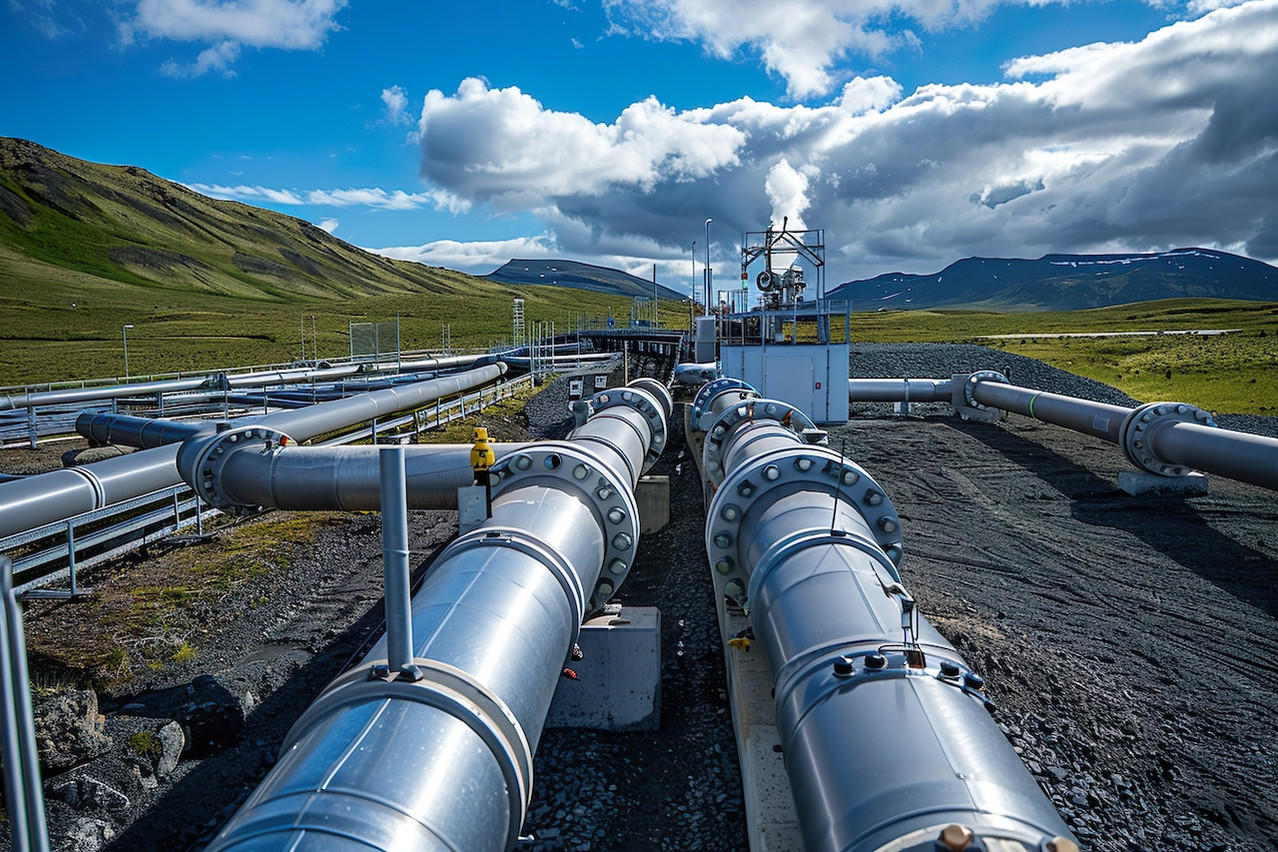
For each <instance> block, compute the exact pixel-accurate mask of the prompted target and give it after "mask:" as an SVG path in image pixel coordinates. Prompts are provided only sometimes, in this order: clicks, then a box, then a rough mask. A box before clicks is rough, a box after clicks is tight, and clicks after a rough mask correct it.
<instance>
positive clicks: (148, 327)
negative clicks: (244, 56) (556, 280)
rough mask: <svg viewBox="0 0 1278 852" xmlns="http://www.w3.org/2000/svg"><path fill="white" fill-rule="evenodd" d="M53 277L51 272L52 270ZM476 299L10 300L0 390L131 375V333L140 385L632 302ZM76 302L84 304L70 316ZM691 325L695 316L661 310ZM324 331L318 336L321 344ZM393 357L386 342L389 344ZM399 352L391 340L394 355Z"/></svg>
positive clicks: (463, 334) (142, 296)
mask: <svg viewBox="0 0 1278 852" xmlns="http://www.w3.org/2000/svg"><path fill="white" fill-rule="evenodd" d="M46 269H47V267H46ZM456 277H457V279H458V280H459V283H460V284H461V285H462V286H464V287H465V288H466V289H467V290H469V291H470V292H471V295H467V296H459V295H454V294H436V293H423V294H421V295H408V294H392V295H375V296H361V297H354V298H349V299H340V300H338V299H324V300H298V301H290V302H283V303H281V302H263V301H256V300H254V301H247V300H243V299H235V298H229V297H225V296H218V295H213V294H206V293H195V292H186V293H184V292H181V291H177V290H155V291H141V292H139V288H122V287H119V286H110V283H109V282H106V283H104V285H103V286H102V287H101V288H99V289H97V290H95V289H93V288H91V287H86V286H85V285H84V279H83V278H82V277H77V278H76V279H75V281H74V285H68V286H60V285H59V284H58V283H57V282H52V283H51V284H50V285H49V286H48V287H45V288H42V289H40V290H39V291H36V292H32V289H33V288H25V289H26V290H27V292H23V293H15V292H12V291H10V292H6V293H3V294H0V385H7V386H14V385H26V384H38V383H45V382H61V381H67V380H72V379H94V378H104V377H115V376H123V375H124V340H123V339H122V332H123V326H124V325H125V324H126V323H129V324H132V325H133V328H131V329H129V330H128V350H129V374H130V375H131V376H132V377H134V378H136V377H138V376H146V375H152V374H164V373H173V372H177V371H181V370H197V369H212V368H216V367H233V366H247V365H267V364H287V363H289V362H291V361H294V360H296V359H300V358H301V357H302V337H303V334H305V338H306V344H305V345H306V358H308V359H312V358H314V357H315V353H316V352H317V351H318V356H319V358H321V359H322V358H341V357H346V356H347V355H349V353H350V344H349V338H348V335H349V328H350V325H349V324H350V323H352V322H391V323H393V322H394V321H395V318H396V316H397V315H398V316H399V319H400V342H401V346H402V348H403V349H404V350H406V351H410V350H420V349H430V350H432V351H436V350H439V349H440V347H441V344H442V336H443V329H444V326H448V327H449V333H450V341H451V346H452V348H453V349H454V350H457V349H463V350H464V349H473V348H487V347H489V346H490V345H493V344H495V343H501V342H506V341H509V340H510V338H511V331H512V311H513V300H514V298H515V297H517V296H518V297H521V298H523V299H524V319H525V324H526V326H527V327H528V328H529V330H531V327H532V323H533V322H537V321H543V322H554V323H555V326H556V331H560V332H562V331H566V330H568V328H570V327H572V326H573V325H575V323H576V322H577V319H578V318H579V317H580V318H581V319H582V320H583V321H586V320H596V321H599V322H604V321H606V319H607V316H608V313H609V310H610V309H611V311H612V312H613V314H614V316H616V317H618V320H619V322H620V323H622V324H624V323H625V322H626V321H627V320H628V318H629V315H630V309H631V305H632V301H631V299H629V298H626V297H616V296H606V295H603V294H599V293H590V292H585V291H582V290H570V289H566V288H560V287H528V288H523V289H522V290H520V291H516V290H514V289H513V288H510V287H506V286H504V285H500V284H494V283H491V282H488V281H483V280H481V279H475V278H471V277H470V276H462V275H460V274H456ZM72 304H74V305H75V307H72ZM667 310H668V311H669V314H668V316H673V317H675V318H679V317H682V320H683V323H682V324H683V326H684V327H686V325H687V308H686V306H685V307H683V308H682V309H680V307H679V306H678V305H677V304H676V303H673V302H672V303H669V304H665V303H663V304H662V306H661V311H662V312H663V313H665V312H666V311H667ZM312 329H314V335H312ZM382 348H383V349H386V348H387V347H386V344H385V343H383V345H382ZM390 348H392V349H393V343H392V345H391V347H390Z"/></svg>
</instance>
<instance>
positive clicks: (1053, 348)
mask: <svg viewBox="0 0 1278 852" xmlns="http://www.w3.org/2000/svg"><path fill="white" fill-rule="evenodd" d="M46 269H47V267H46ZM441 273H442V271H441ZM457 277H458V284H459V285H463V283H464V286H466V287H467V288H469V289H470V290H471V291H472V293H471V295H469V296H458V295H453V294H424V295H420V296H411V295H403V294H394V295H374V296H363V297H354V298H348V299H323V300H301V301H292V302H286V303H279V302H274V303H272V302H263V301H258V300H253V301H246V300H243V299H235V298H230V297H225V296H218V295H214V294H207V293H195V292H185V293H184V292H182V291H178V290H173V289H164V290H153V291H141V292H139V288H120V287H119V286H118V285H114V286H113V285H112V284H111V283H110V282H103V285H102V287H101V288H100V290H99V291H96V292H95V291H94V290H93V289H92V288H86V287H85V286H84V278H83V277H81V276H75V278H74V284H72V283H71V282H70V281H68V282H67V283H66V285H65V286H64V285H60V284H59V283H58V282H56V281H55V282H51V283H50V285H49V286H48V287H45V288H43V289H41V290H40V291H39V292H36V293H31V292H28V293H25V294H17V293H13V292H9V293H6V294H3V295H0V384H4V385H23V384H35V383H43V382H58V381H65V380H69V379H92V378H103V377H112V376H120V375H123V371H124V362H123V346H122V340H121V326H122V325H123V324H125V323H132V324H133V326H134V327H133V328H132V329H130V330H129V332H128V335H129V337H128V346H129V368H130V373H131V374H132V375H133V376H135V377H136V376H139V375H147V374H162V373H170V372H175V371H179V370H194V369H200V368H203V369H208V368H211V367H215V366H217V367H226V366H238V365H250V364H262V365H264V364H282V363H288V362H290V361H293V360H295V359H298V358H300V357H301V355H302V336H303V328H304V329H305V336H306V354H307V357H308V358H311V357H314V352H315V341H314V340H313V339H312V336H311V329H312V327H313V328H314V330H315V332H316V336H317V338H318V353H319V357H321V358H336V357H342V356H344V355H346V354H348V352H349V344H348V340H347V334H348V328H349V323H350V322H373V321H383V322H384V321H392V322H393V321H394V319H395V317H396V315H397V314H398V315H399V317H400V321H401V337H402V345H403V347H404V349H406V350H413V349H438V348H439V346H440V344H441V332H442V329H443V326H444V325H448V326H449V327H450V332H451V343H452V346H453V348H454V349H466V348H477V347H487V346H489V345H491V344H493V343H495V342H499V341H505V340H508V339H509V338H510V334H511V316H512V300H513V298H514V297H515V296H520V297H522V298H524V300H525V305H524V316H525V322H526V324H527V325H528V326H529V327H530V328H531V324H532V323H533V322H534V321H553V322H555V323H556V326H557V329H559V330H562V329H564V328H565V327H571V326H572V325H573V324H574V323H575V322H576V320H577V318H578V317H582V318H587V319H589V318H598V319H602V318H604V317H606V316H607V314H608V311H609V309H610V308H611V310H612V311H613V313H614V315H615V316H617V317H619V318H621V319H623V320H624V319H625V318H626V317H628V316H629V310H630V306H631V303H630V300H629V299H625V298H618V297H609V296H604V295H601V294H596V293H589V292H584V291H581V290H569V289H565V288H556V287H534V288H524V289H523V290H522V291H515V290H513V289H512V288H508V287H505V286H502V285H497V284H492V283H490V282H486V281H480V280H478V279H473V278H469V277H468V276H461V275H458V276H457ZM73 301H74V302H76V306H75V307H74V308H73V307H71V303H72V302H73ZM686 312H687V307H686V305H683V306H680V305H678V304H677V303H673V302H672V303H663V304H662V306H661V315H662V318H663V324H669V325H670V326H671V327H674V328H686V327H687V313H686ZM312 318H314V319H313V320H312ZM851 323H852V339H853V340H865V341H875V342H929V341H931V342H967V343H980V344H983V345H987V346H992V347H995V348H999V349H1004V350H1006V351H1008V352H1014V353H1016V354H1019V355H1025V356H1028V357H1031V358H1038V359H1041V360H1043V361H1046V362H1047V363H1049V364H1053V365H1055V366H1057V367H1061V368H1063V369H1066V370H1069V371H1070V372H1074V373H1077V374H1079V375H1082V376H1087V377H1089V378H1093V379H1097V380H1099V381H1102V382H1105V383H1107V384H1111V385H1114V386H1115V387H1118V388H1120V389H1122V390H1123V391H1125V392H1127V393H1128V394H1130V395H1131V396H1133V397H1134V398H1136V399H1139V400H1142V401H1152V400H1163V399H1169V400H1176V401H1183V402H1190V403H1193V404H1195V405H1200V406H1203V407H1205V408H1209V409H1212V410H1215V411H1218V412H1229V413H1262V414H1264V413H1275V412H1278V304H1268V303H1256V302H1231V301H1216V300H1169V301H1163V302H1153V303H1146V304H1137V305H1122V306H1118V307H1113V308H1102V309H1097V310H1089V311H1071V312H1056V313H1011V314H1007V313H983V312H970V311H898V312H882V313H865V314H862V313H854V314H853V315H852V319H851ZM1206 328H1231V329H1232V328H1236V329H1240V331H1238V332H1235V333H1232V334H1228V335H1222V336H1218V337H1196V336H1179V335H1164V336H1158V337H1136V338H1095V339H1079V338H1072V339H1070V338H1059V339H1058V338H1050V339H1043V338H1016V337H1013V338H1011V339H1004V340H987V339H984V336H985V335H999V334H1011V335H1017V334H1065V333H1078V332H1107V331H1136V330H1153V331H1158V330H1163V331H1168V330H1176V329H1206Z"/></svg>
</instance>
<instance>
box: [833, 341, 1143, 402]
mask: <svg viewBox="0 0 1278 852" xmlns="http://www.w3.org/2000/svg"><path fill="white" fill-rule="evenodd" d="M851 370H852V376H854V377H858V378H867V379H877V378H882V379H890V378H909V379H948V378H949V377H950V376H952V375H955V374H957V373H974V372H976V371H977V370H996V371H998V372H1000V373H1002V374H1003V375H1005V376H1007V378H1008V380H1010V381H1011V383H1012V384H1014V385H1020V386H1022V387H1027V388H1035V389H1038V390H1045V391H1049V392H1051V393H1059V394H1064V395H1065V396H1077V397H1081V398H1083V399H1090V400H1094V401H1095V402H1105V403H1109V404H1110V405H1128V406H1130V405H1136V400H1134V399H1132V398H1131V397H1130V396H1128V395H1127V394H1125V393H1123V392H1122V391H1120V390H1118V389H1117V388H1112V387H1110V386H1109V385H1107V384H1103V383H1101V382H1097V381H1093V380H1092V379H1085V378H1083V377H1082V376H1076V375H1074V374H1073V373H1069V372H1066V371H1065V370H1061V369H1058V368H1056V367H1052V366H1050V365H1048V364H1044V363H1043V362H1042V361H1035V360H1034V359H1033V358H1026V357H1024V356H1022V355H1015V354H1013V353H1011V352H1004V351H1002V350H1000V349H992V348H990V347H988V346H973V345H971V344H966V343H854V344H853V345H852V366H851ZM947 407H948V406H947ZM878 410H879V411H882V409H881V408H880V409H878Z"/></svg>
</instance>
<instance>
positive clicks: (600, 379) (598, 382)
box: [595, 373, 608, 391]
mask: <svg viewBox="0 0 1278 852" xmlns="http://www.w3.org/2000/svg"><path fill="white" fill-rule="evenodd" d="M607 388H608V375H607V374H606V373H605V374H604V375H601V376H595V390H597V391H601V390H607Z"/></svg>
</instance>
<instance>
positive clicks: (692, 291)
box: [688, 240, 697, 334]
mask: <svg viewBox="0 0 1278 852" xmlns="http://www.w3.org/2000/svg"><path fill="white" fill-rule="evenodd" d="M696 307H697V241H696V240H693V241H692V287H691V288H689V299H688V333H689V334H691V333H692V315H693V311H695V310H696Z"/></svg>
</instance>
